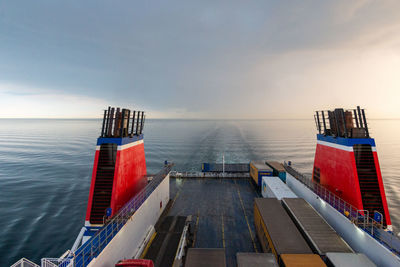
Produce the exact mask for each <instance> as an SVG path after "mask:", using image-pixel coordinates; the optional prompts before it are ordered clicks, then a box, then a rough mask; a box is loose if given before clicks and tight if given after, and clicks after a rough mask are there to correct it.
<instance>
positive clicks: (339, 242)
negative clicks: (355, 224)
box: [282, 198, 353, 256]
mask: <svg viewBox="0 0 400 267" xmlns="http://www.w3.org/2000/svg"><path fill="white" fill-rule="evenodd" d="M282 205H283V206H284V207H285V209H286V210H287V212H288V214H289V215H290V217H291V218H292V219H293V221H294V223H295V224H296V226H297V227H298V229H299V230H300V232H301V233H302V234H303V236H304V237H305V239H306V240H307V242H308V244H309V245H310V247H311V248H312V249H313V251H314V252H315V253H318V254H319V255H321V256H324V255H325V254H326V253H327V252H344V253H352V252H353V250H352V249H351V248H350V247H349V245H347V243H346V242H345V241H344V240H343V239H342V238H341V237H340V236H339V235H338V234H337V233H336V231H335V230H333V228H332V227H331V226H330V225H329V224H328V223H327V222H326V221H325V220H324V219H323V218H322V217H321V215H319V214H318V212H317V211H316V210H315V209H314V208H313V207H311V205H310V204H308V202H307V201H305V200H304V199H302V198H284V199H282Z"/></svg>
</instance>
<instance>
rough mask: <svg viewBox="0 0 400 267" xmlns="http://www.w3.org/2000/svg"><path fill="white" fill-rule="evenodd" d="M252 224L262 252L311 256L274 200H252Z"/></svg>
mask: <svg viewBox="0 0 400 267" xmlns="http://www.w3.org/2000/svg"><path fill="white" fill-rule="evenodd" d="M254 224H255V227H256V232H257V236H258V239H259V240H260V243H261V247H262V249H263V251H264V252H270V249H271V251H272V253H273V254H275V257H276V259H277V260H278V259H279V255H281V254H312V251H311V249H310V247H309V246H308V244H307V242H306V241H305V240H304V238H303V236H302V235H301V233H300V232H299V230H298V229H297V227H296V225H295V224H294V223H293V221H292V220H291V219H290V217H289V215H288V214H287V212H286V211H285V209H284V208H283V206H282V205H281V203H280V201H279V200H277V199H275V198H255V199H254Z"/></svg>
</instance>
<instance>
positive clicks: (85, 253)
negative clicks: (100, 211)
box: [70, 164, 173, 266]
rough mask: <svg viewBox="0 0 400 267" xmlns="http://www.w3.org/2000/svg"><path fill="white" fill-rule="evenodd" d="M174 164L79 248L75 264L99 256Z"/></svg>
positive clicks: (86, 262)
mask: <svg viewBox="0 0 400 267" xmlns="http://www.w3.org/2000/svg"><path fill="white" fill-rule="evenodd" d="M172 166H173V164H167V165H166V166H165V167H164V168H163V169H162V170H161V171H160V172H159V173H157V174H156V175H155V176H154V177H153V179H152V180H151V181H150V183H149V184H148V185H147V186H146V187H145V188H143V189H142V190H141V191H140V192H139V193H137V194H136V195H135V196H134V197H133V198H132V199H131V200H130V201H129V202H127V203H126V204H125V205H124V206H123V207H122V208H121V209H120V210H119V212H118V213H117V214H116V215H115V216H114V217H113V218H111V220H109V221H108V222H107V223H106V224H105V225H104V226H103V227H102V228H101V229H100V230H98V231H97V232H96V234H95V235H94V236H92V237H91V238H90V239H89V240H88V241H87V242H86V243H85V244H83V245H82V246H81V247H79V248H78V249H77V251H76V252H75V253H74V255H71V256H70V259H73V261H74V266H87V265H88V264H89V263H90V262H91V261H92V260H93V258H95V257H97V256H98V255H99V254H100V252H101V251H103V249H104V248H105V247H106V246H107V244H108V243H109V242H110V241H111V240H112V239H113V238H114V236H115V235H116V234H117V233H118V232H119V230H121V229H122V227H123V226H124V225H125V224H126V222H127V221H128V219H129V218H130V217H131V216H132V215H133V214H134V213H135V211H136V210H137V209H138V208H139V207H140V206H141V205H142V203H143V202H144V201H145V200H146V199H147V198H148V197H149V196H150V195H151V193H152V192H153V191H154V190H155V189H156V188H157V186H158V185H159V184H160V183H161V182H162V181H163V180H164V178H165V177H166V176H167V175H168V174H169V172H170V171H171V168H172Z"/></svg>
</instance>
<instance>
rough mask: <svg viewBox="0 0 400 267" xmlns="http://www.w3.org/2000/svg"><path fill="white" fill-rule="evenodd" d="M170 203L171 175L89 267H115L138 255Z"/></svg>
mask: <svg viewBox="0 0 400 267" xmlns="http://www.w3.org/2000/svg"><path fill="white" fill-rule="evenodd" d="M168 201H169V175H167V177H165V178H164V180H163V181H162V182H161V183H160V185H159V186H158V187H157V188H156V189H155V190H154V191H153V193H152V194H151V195H150V196H149V197H148V198H147V200H146V201H145V202H144V203H143V204H142V205H141V206H140V208H139V209H138V210H137V211H136V212H135V213H134V214H133V215H132V217H131V218H130V219H129V220H128V222H127V223H126V224H125V226H124V227H123V228H122V229H121V230H120V231H119V232H118V233H117V235H116V236H115V237H114V238H113V239H112V240H111V241H110V243H109V244H108V245H107V246H106V247H105V248H104V249H103V251H102V252H101V253H100V254H99V256H98V257H97V258H95V259H93V260H92V261H91V262H90V264H89V265H88V266H89V267H92V266H96V267H103V266H104V267H105V266H114V265H115V264H116V263H117V262H118V261H119V260H122V259H130V258H132V256H133V255H136V253H137V251H138V250H139V248H140V244H141V243H142V241H143V239H144V238H145V236H146V234H147V230H148V228H149V226H150V225H155V223H156V222H157V220H158V218H159V217H160V215H161V213H162V212H163V211H164V209H165V207H166V205H167V203H168Z"/></svg>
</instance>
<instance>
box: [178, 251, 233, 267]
mask: <svg viewBox="0 0 400 267" xmlns="http://www.w3.org/2000/svg"><path fill="white" fill-rule="evenodd" d="M209 266H215V267H226V259H225V249H223V248H189V249H188V252H187V255H186V261H185V267H209Z"/></svg>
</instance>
